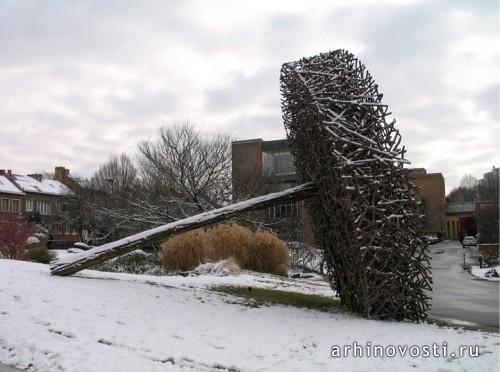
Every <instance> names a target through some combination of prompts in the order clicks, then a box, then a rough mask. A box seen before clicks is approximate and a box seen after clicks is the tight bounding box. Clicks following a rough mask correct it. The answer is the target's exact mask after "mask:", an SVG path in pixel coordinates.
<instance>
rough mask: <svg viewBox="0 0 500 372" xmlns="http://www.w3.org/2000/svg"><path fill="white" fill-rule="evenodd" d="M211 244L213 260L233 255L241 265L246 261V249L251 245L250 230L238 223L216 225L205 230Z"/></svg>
mask: <svg viewBox="0 0 500 372" xmlns="http://www.w3.org/2000/svg"><path fill="white" fill-rule="evenodd" d="M207 236H208V238H209V239H210V245H211V246H212V257H211V259H212V260H214V261H219V260H225V259H228V258H230V257H233V258H234V259H235V260H236V263H237V264H238V265H239V266H240V267H243V266H245V265H246V263H247V261H248V251H249V248H250V246H251V245H252V232H251V231H250V230H249V229H247V228H245V227H243V226H240V225H218V226H216V227H214V228H211V229H210V230H208V231H207Z"/></svg>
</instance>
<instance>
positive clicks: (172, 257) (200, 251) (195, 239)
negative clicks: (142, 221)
mask: <svg viewBox="0 0 500 372" xmlns="http://www.w3.org/2000/svg"><path fill="white" fill-rule="evenodd" d="M160 248H161V261H162V264H163V266H164V267H165V268H166V269H167V270H168V271H177V270H191V269H194V268H195V267H197V266H198V265H200V264H202V263H205V262H207V261H208V260H209V258H210V256H211V247H210V243H209V239H207V234H206V233H205V232H204V231H203V230H194V231H190V232H187V233H184V234H179V235H176V236H174V237H172V238H170V239H168V240H167V241H165V242H164V243H163V244H162V245H161V246H160Z"/></svg>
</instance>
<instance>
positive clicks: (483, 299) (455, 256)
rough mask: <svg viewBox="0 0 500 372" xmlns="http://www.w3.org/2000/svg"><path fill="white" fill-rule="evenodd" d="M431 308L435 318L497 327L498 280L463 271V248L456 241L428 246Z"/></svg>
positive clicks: (483, 326) (486, 327) (490, 327)
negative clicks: (475, 275)
mask: <svg viewBox="0 0 500 372" xmlns="http://www.w3.org/2000/svg"><path fill="white" fill-rule="evenodd" d="M430 249H431V257H432V261H431V264H432V276H433V281H434V283H433V292H432V309H431V312H430V316H431V317H432V318H435V319H442V320H448V321H452V322H454V323H457V324H461V323H462V324H467V323H469V324H472V325H475V326H479V327H481V328H484V329H490V330H496V331H498V330H499V282H489V281H486V280H481V279H475V278H474V277H473V276H471V275H470V274H469V273H468V272H467V271H465V270H463V268H462V264H463V254H464V248H462V245H461V244H460V242H457V241H443V242H440V243H437V244H433V245H431V246H430Z"/></svg>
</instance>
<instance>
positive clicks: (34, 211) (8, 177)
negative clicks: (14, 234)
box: [0, 167, 79, 246]
mask: <svg viewBox="0 0 500 372" xmlns="http://www.w3.org/2000/svg"><path fill="white" fill-rule="evenodd" d="M55 175H56V177H57V178H59V179H49V178H44V177H43V176H42V175H41V174H30V175H19V174H14V173H12V172H11V171H10V170H9V171H5V170H0V195H1V204H0V210H1V213H0V222H2V223H18V222H19V221H22V220H24V221H28V222H32V223H39V224H40V225H42V226H44V227H45V228H47V229H48V230H49V232H50V235H51V237H52V241H53V242H54V245H56V246H57V245H68V244H71V242H74V241H78V240H79V236H78V233H77V231H76V229H75V228H74V227H73V226H70V225H69V224H66V223H64V222H63V221H62V220H61V218H60V215H61V213H62V211H63V202H64V196H66V195H68V194H70V193H71V192H72V191H71V189H70V188H69V187H68V186H67V184H69V185H71V184H72V183H71V182H74V181H70V177H69V170H67V169H66V168H64V167H56V172H55ZM56 177H54V178H56ZM63 181H65V183H64V182H63Z"/></svg>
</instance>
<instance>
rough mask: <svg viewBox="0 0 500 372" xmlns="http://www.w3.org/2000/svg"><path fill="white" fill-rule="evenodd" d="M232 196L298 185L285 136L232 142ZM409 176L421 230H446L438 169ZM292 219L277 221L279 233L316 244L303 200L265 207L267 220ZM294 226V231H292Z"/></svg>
mask: <svg viewBox="0 0 500 372" xmlns="http://www.w3.org/2000/svg"><path fill="white" fill-rule="evenodd" d="M232 153H233V163H232V165H233V167H232V169H233V199H234V200H235V201H237V200H240V199H246V198H248V197H252V196H255V195H257V194H261V193H263V192H265V191H267V192H269V191H273V190H266V189H265V187H263V184H266V182H267V183H271V184H273V185H274V186H275V188H276V189H277V190H284V189H287V188H290V187H294V186H297V184H298V178H297V174H296V171H295V166H294V162H293V157H292V154H291V152H290V149H289V147H288V140H286V139H282V140H275V141H263V140H262V139H251V140H245V141H236V142H233V143H232ZM411 178H412V180H413V182H414V183H415V184H416V186H417V187H418V192H419V196H420V198H421V201H422V209H421V212H422V214H424V216H425V217H424V221H423V222H424V230H425V232H426V233H428V234H440V235H441V236H444V234H445V233H446V227H445V222H446V214H445V188H444V177H443V175H442V174H441V173H427V172H426V170H425V169H423V168H418V169H412V170H411ZM285 218H286V219H288V221H290V220H293V221H295V222H296V223H295V224H293V223H292V224H289V225H288V226H284V224H281V225H280V224H279V223H277V224H276V226H277V227H276V229H277V232H278V233H279V235H284V236H286V234H285V233H286V232H287V231H286V230H288V234H289V235H290V236H289V239H290V240H297V241H302V242H304V243H306V244H309V245H315V244H316V240H315V238H314V233H313V228H312V223H311V220H310V215H309V212H308V210H307V208H306V207H305V203H304V202H303V201H301V202H295V203H288V204H276V205H274V206H273V207H271V208H269V209H268V210H267V219H268V221H270V222H272V221H277V222H278V221H279V220H280V219H285ZM293 230H295V232H294V231H293Z"/></svg>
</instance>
